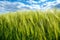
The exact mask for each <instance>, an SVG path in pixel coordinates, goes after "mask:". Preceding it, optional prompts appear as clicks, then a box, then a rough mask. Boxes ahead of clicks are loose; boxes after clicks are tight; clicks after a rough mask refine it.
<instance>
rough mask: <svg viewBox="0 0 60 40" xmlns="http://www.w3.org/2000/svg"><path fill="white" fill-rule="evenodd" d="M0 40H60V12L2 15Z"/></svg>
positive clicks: (27, 12)
mask: <svg viewBox="0 0 60 40" xmlns="http://www.w3.org/2000/svg"><path fill="white" fill-rule="evenodd" d="M0 40H60V11H56V12H55V11H54V13H52V12H51V11H45V12H42V11H24V12H23V11H21V12H10V13H8V14H1V15H0Z"/></svg>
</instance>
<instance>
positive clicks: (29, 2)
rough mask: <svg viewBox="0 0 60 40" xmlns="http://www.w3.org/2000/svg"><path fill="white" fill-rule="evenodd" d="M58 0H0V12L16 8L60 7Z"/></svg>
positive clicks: (59, 0) (39, 8) (42, 8)
mask: <svg viewBox="0 0 60 40" xmlns="http://www.w3.org/2000/svg"><path fill="white" fill-rule="evenodd" d="M59 5H60V0H0V13H1V12H8V11H17V10H28V9H31V10H36V9H38V10H45V9H51V8H53V7H60V6H59Z"/></svg>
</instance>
